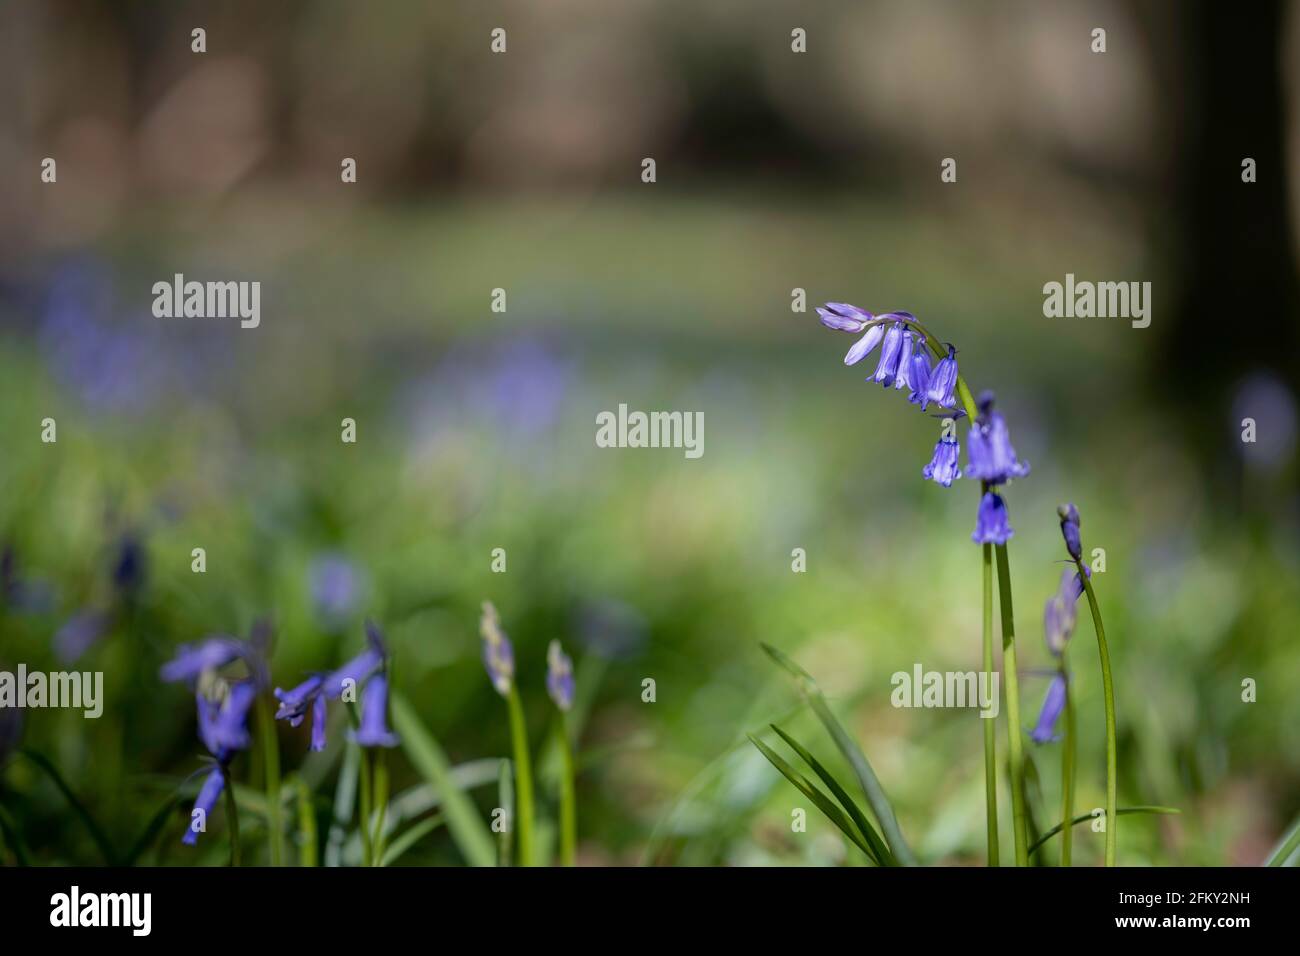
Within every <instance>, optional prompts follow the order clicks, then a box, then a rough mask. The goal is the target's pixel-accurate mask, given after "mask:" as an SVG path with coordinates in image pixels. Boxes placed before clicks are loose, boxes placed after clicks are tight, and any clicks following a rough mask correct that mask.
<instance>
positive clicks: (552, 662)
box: [546, 641, 573, 710]
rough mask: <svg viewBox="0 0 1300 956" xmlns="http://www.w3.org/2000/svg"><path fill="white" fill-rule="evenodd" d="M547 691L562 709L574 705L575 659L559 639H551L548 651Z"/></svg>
mask: <svg viewBox="0 0 1300 956" xmlns="http://www.w3.org/2000/svg"><path fill="white" fill-rule="evenodd" d="M546 692H547V693H548V694H550V695H551V700H553V701H555V706H556V707H558V708H560V710H568V709H569V708H570V707H572V706H573V661H571V660H570V659H569V655H567V654H565V653H564V651H563V650H562V649H561V647H560V642H559V641H551V646H550V647H549V648H547V651H546Z"/></svg>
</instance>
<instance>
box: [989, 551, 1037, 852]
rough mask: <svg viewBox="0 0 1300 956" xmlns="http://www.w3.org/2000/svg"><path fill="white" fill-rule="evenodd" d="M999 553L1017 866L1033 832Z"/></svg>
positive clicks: (1006, 586)
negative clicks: (1027, 815)
mask: <svg viewBox="0 0 1300 956" xmlns="http://www.w3.org/2000/svg"><path fill="white" fill-rule="evenodd" d="M995 547H996V549H997V556H998V597H999V604H1000V610H1001V614H1000V618H1001V621H1002V679H1003V680H1004V681H1005V682H1006V685H1007V746H1008V750H1009V751H1010V754H1011V825H1012V836H1013V837H1014V838H1015V845H1016V866H1028V865H1029V835H1028V830H1027V826H1026V821H1025V754H1024V748H1023V746H1022V741H1021V739H1020V737H1021V733H1020V679H1019V674H1018V673H1017V668H1016V624H1015V613H1014V611H1013V610H1012V606H1011V569H1010V567H1009V565H1008V561H1007V546H1006V545H1005V544H999V545H996V546H995Z"/></svg>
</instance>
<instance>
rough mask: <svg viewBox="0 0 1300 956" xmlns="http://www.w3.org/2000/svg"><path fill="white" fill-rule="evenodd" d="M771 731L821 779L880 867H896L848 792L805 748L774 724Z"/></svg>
mask: <svg viewBox="0 0 1300 956" xmlns="http://www.w3.org/2000/svg"><path fill="white" fill-rule="evenodd" d="M772 729H773V730H775V731H776V732H777V734H778V735H779V736H780V737H781V739H782V740H784V741H785V742H786V743H787V744H789V745H790V749H791V750H793V751H794V752H795V753H796V754H798V755H799V759H800V760H802V761H803V762H804V763H806V764H807V765H808V766H809V767H811V768H812V771H813V773H815V774H817V776H818V777H820V778H821V781H822V783H824V784H826V787H827V789H828V790H830V792H831V793H832V794H833V795H834V796H835V799H836V800H838V801H839V802H840V805H841V806H842V807H844V809H845V810H846V811H847V812H848V815H849V817H850V818H852V820H853V822H854V823H856V824H857V825H858V829H859V830H860V831H861V832H862V835H863V836H864V837H865V838H866V840H867V842H868V843H869V844H871V849H872V853H873V855H874V856H875V858H876V860H877V861H878V862H879V863H880V864H881V865H882V866H898V861H897V860H895V859H894V855H893V854H892V853H890V852H889V848H888V847H887V846H885V842H884V841H883V840H882V839H881V838H880V834H878V833H877V832H876V828H875V827H873V826H872V825H871V821H870V820H868V819H867V815H866V814H865V813H863V812H862V809H861V808H860V807H859V806H858V805H857V803H856V802H854V800H853V798H852V797H850V796H849V794H848V792H847V791H846V790H845V789H844V788H843V787H841V786H840V782H839V781H838V780H836V779H835V777H833V776H832V775H831V772H830V771H829V770H827V769H826V768H825V767H824V766H822V764H821V761H819V760H818V759H817V758H816V757H814V756H813V755H812V754H811V753H809V752H808V749H807V748H806V747H804V746H802V745H801V744H800V743H799V742H798V741H796V740H795V739H794V738H793V737H791V736H790V735H789V734H787V733H786V732H785V731H784V730H782V729H781V728H780V727H778V726H777V725H776V724H772Z"/></svg>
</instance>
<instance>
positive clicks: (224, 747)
mask: <svg viewBox="0 0 1300 956" xmlns="http://www.w3.org/2000/svg"><path fill="white" fill-rule="evenodd" d="M195 697H196V699H197V701H198V708H199V739H200V740H202V741H203V745H204V746H205V747H207V748H208V752H209V753H211V754H212V756H214V757H216V758H217V760H218V761H220V762H221V763H226V762H227V761H228V760H229V759H230V758H231V757H232V756H233V755H234V752H235V751H237V750H244V749H246V748H247V747H248V745H249V743H250V742H251V738H250V737H249V733H248V728H247V727H246V726H245V724H246V721H247V720H248V711H249V709H250V708H251V707H252V706H253V701H254V700H256V699H257V688H256V687H254V686H253V682H252V681H236V682H235V683H233V684H229V685H227V686H226V695H225V699H224V700H221V701H220V702H218V701H214V700H211V699H209V698H208V697H206V696H205V695H204V693H203V691H199V692H197V693H196V694H195Z"/></svg>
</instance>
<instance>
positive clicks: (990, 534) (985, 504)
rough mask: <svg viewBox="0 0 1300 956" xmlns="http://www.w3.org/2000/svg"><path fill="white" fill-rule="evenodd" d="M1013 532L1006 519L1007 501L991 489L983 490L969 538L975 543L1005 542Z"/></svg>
mask: <svg viewBox="0 0 1300 956" xmlns="http://www.w3.org/2000/svg"><path fill="white" fill-rule="evenodd" d="M1015 533H1016V532H1015V529H1014V528H1012V527H1011V525H1010V523H1009V522H1008V520H1007V503H1006V502H1005V501H1003V500H1002V496H1001V495H999V494H997V493H995V492H992V491H988V492H985V493H984V497H983V498H981V499H980V509H979V514H978V515H977V516H976V519H975V531H974V533H972V534H971V540H972V541H974V542H975V543H976V544H1006V543H1007V542H1008V541H1010V540H1011V538H1012V536H1013V535H1015Z"/></svg>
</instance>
